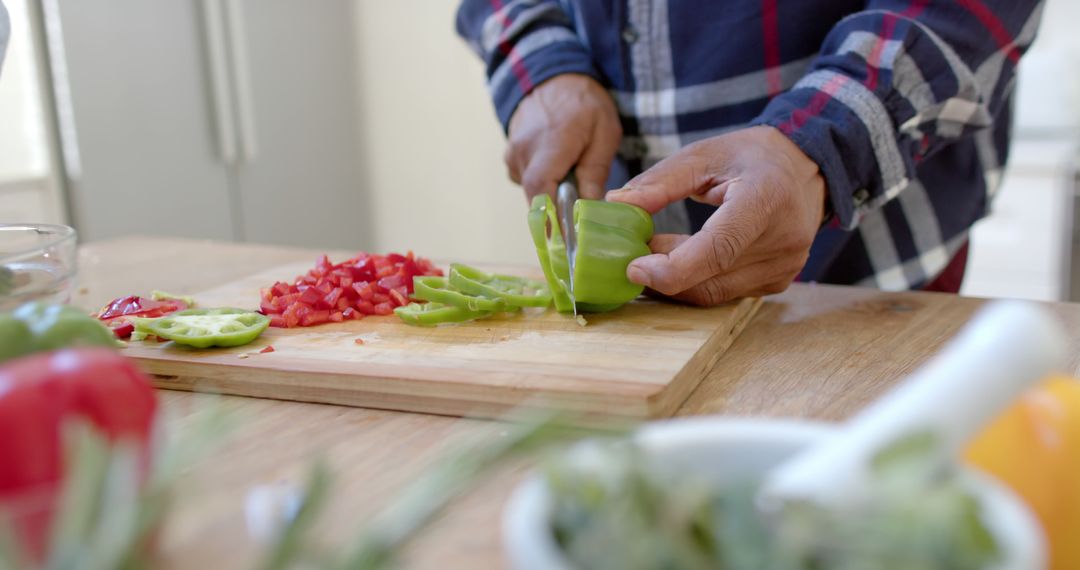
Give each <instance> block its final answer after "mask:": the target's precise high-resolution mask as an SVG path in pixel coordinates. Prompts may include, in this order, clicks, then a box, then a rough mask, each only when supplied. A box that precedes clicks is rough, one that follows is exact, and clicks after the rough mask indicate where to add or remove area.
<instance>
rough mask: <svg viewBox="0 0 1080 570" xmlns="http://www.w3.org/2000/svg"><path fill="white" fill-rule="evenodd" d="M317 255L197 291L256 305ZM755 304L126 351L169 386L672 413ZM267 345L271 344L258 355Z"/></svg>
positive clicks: (415, 407)
mask: <svg viewBox="0 0 1080 570" xmlns="http://www.w3.org/2000/svg"><path fill="white" fill-rule="evenodd" d="M310 265H311V264H310V263H300V264H292V265H286V266H281V267H277V268H274V269H272V270H269V271H265V272H262V273H259V274H256V275H251V276H249V277H247V278H244V279H241V280H238V281H235V282H232V283H228V284H226V285H223V286H221V287H218V288H215V289H212V290H210V291H206V292H204V293H201V294H197V295H195V298H196V301H197V302H198V303H199V305H200V306H204V307H211V306H233V307H241V308H252V309H254V308H255V307H257V305H258V300H259V289H260V288H261V287H266V286H267V285H269V284H271V283H273V282H274V281H278V280H282V281H291V280H292V279H293V278H295V277H296V276H297V275H300V274H303V273H304V272H306V271H307V270H308V269H309V268H310ZM485 269H487V270H490V271H498V272H502V273H512V274H518V275H527V274H532V276H534V277H536V276H537V275H536V274H537V272H538V271H539V270H538V269H536V268H521V267H498V266H487V267H485ZM759 305H760V299H744V300H742V301H740V302H737V303H732V304H729V305H725V306H722V307H716V308H709V309H704V308H699V307H688V306H682V305H676V304H671V303H665V302H660V301H655V300H649V299H641V300H638V301H634V302H633V303H630V304H629V305H626V306H624V307H622V308H620V309H618V310H616V311H613V312H611V313H607V314H602V315H588V317H587V318H588V324H587V325H586V326H584V327H582V326H580V325H579V324H578V323H577V322H576V321H575V320H574V319H573V318H572V317H567V316H565V315H560V314H558V313H557V312H555V311H554V310H553V309H552V310H547V311H539V312H537V311H533V312H526V313H522V314H517V315H510V316H506V317H500V318H494V319H488V320H483V321H476V322H473V323H464V324H458V325H444V326H439V327H434V328H424V327H412V326H408V325H405V324H404V323H402V322H401V321H399V320H398V319H397V317H393V316H391V317H366V318H364V319H362V320H359V321H350V322H346V323H332V324H326V325H319V326H316V327H310V328H298V329H275V328H271V329H269V330H267V331H266V333H264V334H263V336H261V337H260V338H259V339H258V340H256V341H255V342H254V343H252V344H249V345H247V346H244V347H238V348H231V349H207V350H196V349H189V348H187V347H182V346H176V345H174V344H172V343H164V344H158V343H131V344H130V345H129V346H128V347H127V348H126V349H125V354H126V355H128V356H132V357H134V358H136V359H137V360H139V361H140V364H141V365H142V366H143V368H144V370H146V371H147V372H149V373H151V374H153V375H154V376H155V378H156V380H155V381H156V384H157V385H158V386H159V387H161V388H169V389H179V390H199V391H210V392H218V393H224V394H233V395H240V396H254V397H260V398H275V399H283V400H296V401H303V402H321V403H330V404H341V405H347V406H359V407H372V408H384V409H394V410H404V411H413V412H426V413H437V414H447V415H469V416H480V417H493V416H497V415H500V414H502V413H504V412H505V411H507V410H508V409H510V408H513V407H515V406H520V405H526V406H533V407H543V408H559V409H566V410H571V411H575V412H580V413H581V414H582V415H581V418H582V419H583V421H591V419H593V418H605V419H606V418H610V417H622V418H647V417H666V416H669V415H671V414H672V413H673V412H674V411H675V409H676V408H677V407H678V406H679V404H681V403H682V402H683V400H685V399H686V397H687V396H688V395H689V394H690V392H691V391H692V390H693V389H694V388H695V387H696V386H697V385H698V383H699V382H700V381H701V379H702V378H703V377H704V376H705V374H706V373H707V372H708V371H709V370H710V369H712V368H713V367H714V366H716V365H717V363H718V362H719V361H720V360H721V356H722V355H723V353H724V351H725V350H727V348H728V347H729V346H730V345H731V343H732V341H733V340H734V339H735V338H736V337H737V336H738V334H739V333H740V332H741V331H742V329H743V328H744V327H745V326H746V324H747V323H748V322H749V321H750V319H751V318H752V317H753V315H754V313H755V312H756V311H757V309H758V307H759ZM357 339H361V340H362V341H363V342H362V344H359V343H357V342H356V341H357ZM267 345H272V346H273V347H274V352H268V353H265V354H263V353H259V352H258V351H259V350H260V349H262V348H264V347H265V346H267Z"/></svg>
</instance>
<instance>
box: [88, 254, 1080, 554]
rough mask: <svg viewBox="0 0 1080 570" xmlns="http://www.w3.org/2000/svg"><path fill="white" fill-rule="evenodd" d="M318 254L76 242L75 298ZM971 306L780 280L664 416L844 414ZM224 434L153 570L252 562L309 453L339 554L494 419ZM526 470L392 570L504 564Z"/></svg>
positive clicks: (181, 411)
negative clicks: (503, 526) (264, 527)
mask: <svg viewBox="0 0 1080 570" xmlns="http://www.w3.org/2000/svg"><path fill="white" fill-rule="evenodd" d="M316 253H317V252H311V251H303V250H292V249H284V248H272V247H265V246H254V245H237V244H221V243H210V242H198V241H190V240H170V239H146V238H129V239H123V240H117V241H110V242H102V243H97V244H91V245H89V246H85V247H84V248H83V250H82V255H81V257H80V261H81V263H82V265H81V269H80V275H81V282H82V284H83V286H84V290H82V291H81V292H80V295H79V297H78V299H77V301H78V302H80V303H81V304H83V305H84V306H86V307H89V308H93V307H97V306H99V305H101V304H103V303H105V302H106V301H108V300H109V299H111V298H113V297H116V296H119V295H123V294H130V293H135V292H142V293H147V292H149V291H150V290H151V289H155V288H156V289H172V290H174V291H173V292H175V293H193V292H196V291H201V290H204V289H207V288H208V287H211V286H213V285H214V284H215V283H223V282H228V281H231V280H234V279H239V278H242V277H243V276H245V275H249V274H251V273H254V272H257V271H260V270H262V269H265V268H268V267H274V266H276V265H280V264H283V263H289V262H310V261H311V260H312V259H314V258H313V257H312V256H313V255H314V254H316ZM982 303H983V301H982V300H979V299H968V298H962V297H957V296H953V295H945V294H936V293H885V292H880V291H875V290H870V289H856V288H850V287H835V286H822V285H799V284H797V285H794V286H792V288H791V289H789V290H788V291H787V292H786V293H784V294H782V295H777V296H774V297H769V298H766V300H765V302H764V304H763V306H762V308H761V310H760V311H759V313H758V315H757V316H756V317H755V319H754V322H753V324H752V326H749V327H747V329H746V330H745V331H744V332H743V334H742V335H740V336H739V338H737V339H736V340H735V341H734V343H733V344H732V346H731V348H730V350H729V351H728V352H727V354H726V355H725V356H724V358H723V360H722V362H721V363H720V364H718V365H717V366H716V367H715V368H713V369H712V371H711V372H710V373H709V374H708V375H706V378H705V380H704V381H702V382H701V384H700V385H699V386H698V387H697V388H696V389H695V390H694V391H693V392H692V393H691V394H690V396H689V398H688V399H687V400H686V401H685V402H684V403H683V405H682V406H681V408H680V409H679V410H678V412H677V414H678V415H702V414H718V415H738V416H772V417H802V418H812V419H820V420H827V421H834V420H840V419H843V418H846V417H847V416H849V415H851V414H852V413H853V412H855V411H857V410H859V409H860V408H861V407H862V406H864V405H865V404H866V403H867V402H869V401H870V400H872V399H874V398H876V397H878V396H879V395H881V394H882V393H883V392H884V391H886V390H888V389H889V388H890V387H891V386H893V385H894V383H895V382H896V381H897V380H899V379H901V378H903V377H904V375H906V374H908V373H909V372H910V371H911V370H912V369H913V368H915V367H916V366H918V365H919V364H921V363H922V362H923V361H924V360H926V359H927V358H928V357H929V356H930V355H931V354H933V353H934V352H935V351H936V350H938V349H939V348H940V346H941V344H942V343H943V342H944V341H945V340H947V339H948V338H950V337H951V336H952V335H953V334H955V332H956V330H957V329H958V328H959V327H960V326H962V325H963V323H964V322H966V321H967V320H968V319H969V318H970V317H971V315H972V313H973V312H974V311H976V310H977V309H978V308H979V307H980V306H981V304H982ZM1048 306H1049V307H1050V308H1051V309H1052V310H1053V311H1054V312H1055V313H1056V314H1057V315H1058V316H1059V317H1060V318H1061V319H1062V321H1063V322H1064V324H1065V326H1066V329H1067V330H1068V331H1069V341H1070V346H1071V349H1072V351H1071V360H1070V363H1069V367H1068V370H1067V372H1070V373H1073V374H1075V373H1077V371H1078V366H1080V306H1078V305H1074V304H1065V303H1061V304H1050V305H1048ZM160 394H161V396H162V400H163V403H164V406H165V409H166V411H167V412H168V413H170V414H171V415H172V416H173V417H174V420H173V421H172V422H171V423H172V425H171V428H172V429H175V430H180V431H183V430H184V429H185V428H186V427H188V426H190V425H191V423H192V422H194V421H196V420H195V418H196V416H197V415H198V412H199V409H200V407H201V406H200V404H199V402H200V396H199V395H197V394H192V393H187V392H175V391H162V392H160ZM221 403H222V404H223V407H224V408H225V409H226V410H227V411H228V412H230V413H232V414H234V415H235V416H236V417H237V418H238V419H239V427H238V428H237V429H235V430H234V432H232V433H231V434H230V436H229V437H228V438H227V439H226V440H225V441H223V442H222V444H221V447H220V449H218V450H217V451H216V452H215V453H213V454H212V455H211V456H210V457H209V458H208V459H207V460H205V461H204V462H202V463H201V464H200V465H198V466H194V467H193V468H192V469H190V471H189V472H188V473H187V475H186V476H185V478H184V481H183V483H184V486H183V488H182V492H183V497H184V500H183V501H179V502H178V504H177V508H176V512H175V513H174V516H173V517H172V518H171V519H170V523H169V525H168V526H167V528H166V529H165V533H164V534H163V536H162V550H163V558H164V560H163V563H162V567H165V568H230V569H231V568H252V567H253V566H252V563H253V562H254V561H255V560H257V553H258V552H259V550H258V544H257V543H256V541H254V540H253V539H252V538H251V537H250V536H249V532H248V526H247V523H246V520H245V503H246V501H247V499H248V497H249V493H250V491H251V490H252V489H253V488H255V487H257V486H260V485H282V484H298V483H300V482H302V481H303V476H304V474H305V473H306V470H307V468H308V466H309V465H310V463H311V462H312V461H314V460H315V459H317V458H324V459H325V460H326V461H327V462H328V463H329V465H330V466H331V468H332V470H333V472H334V474H335V481H334V489H335V492H334V496H333V500H332V501H331V503H330V505H329V508H328V510H327V512H326V513H325V516H324V517H323V521H322V523H321V524H320V526H319V528H318V530H317V532H318V534H319V536H321V537H323V538H325V540H326V541H327V542H329V543H335V544H340V543H341V541H343V540H345V539H346V538H347V537H349V536H352V534H353V532H354V531H355V530H356V529H358V528H360V527H361V526H363V525H364V524H365V523H366V522H367V521H369V520H370V519H371V517H372V516H373V515H374V514H375V513H377V512H379V511H380V510H381V509H383V508H385V507H386V505H388V504H389V503H390V502H392V501H393V499H394V498H395V493H396V492H397V491H399V490H400V489H402V488H403V486H405V485H407V484H408V483H409V482H410V481H413V480H414V479H415V478H416V477H418V476H420V475H421V474H423V473H424V472H425V470H427V468H428V467H429V466H430V465H432V464H433V462H436V461H438V460H439V458H440V457H441V456H442V455H443V454H444V453H446V451H447V450H448V449H453V448H455V447H456V446H457V445H458V444H459V443H460V442H462V441H475V440H481V441H482V440H484V438H497V437H500V436H501V434H503V433H504V432H505V430H506V426H505V425H503V424H500V423H498V422H489V421H482V420H474V419H458V418H450V417H443V416H433V415H423V414H414V413H401V412H389V411H380V410H371V409H363V408H350V407H342V406H333V405H321V404H307V403H296V402H285V401H274V400H262V399H254V398H240V397H224V398H222V402H221ZM527 464H528V462H524V463H522V464H516V465H512V466H507V467H506V468H505V469H503V470H501V471H500V472H498V473H496V474H494V476H492V477H489V478H487V479H486V480H485V481H483V482H481V483H480V484H478V485H477V487H476V489H475V491H473V492H471V493H469V494H468V495H467V496H465V497H463V498H462V499H461V500H460V501H458V502H457V503H456V504H455V505H454V507H453V508H452V509H451V510H450V512H449V513H447V515H446V516H445V517H443V518H442V519H440V520H439V521H438V522H437V523H436V524H435V525H434V527H433V528H432V529H431V530H430V531H429V532H427V533H426V534H424V535H423V536H421V537H420V538H419V539H418V540H417V541H416V542H415V543H414V544H413V545H412V546H411V547H410V549H409V550H408V552H407V553H406V554H407V555H406V559H405V560H404V563H403V567H405V568H420V569H445V568H501V567H504V558H503V556H502V551H501V544H500V541H499V514H500V510H501V508H502V506H503V503H504V501H505V499H506V497H507V495H508V494H509V492H510V490H511V489H512V488H513V486H514V485H515V484H516V482H517V480H518V479H519V477H520V474H521V472H522V470H523V469H524V468H525V467H527Z"/></svg>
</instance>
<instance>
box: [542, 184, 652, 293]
mask: <svg viewBox="0 0 1080 570" xmlns="http://www.w3.org/2000/svg"><path fill="white" fill-rule="evenodd" d="M574 228H575V231H576V233H577V257H576V259H575V260H574V297H573V298H571V297H570V294H569V289H570V287H569V275H570V268H569V263H568V261H567V254H566V244H565V243H564V241H563V237H562V231H561V229H560V227H559V220H558V216H557V215H556V211H555V204H554V203H553V202H552V201H551V198H550V197H549V196H547V195H542V196H537V197H536V198H534V199H533V203H532V208H531V209H530V211H529V230H530V233H531V234H532V237H533V243H534V245H535V246H536V253H537V257H539V259H540V266H541V267H542V268H543V270H544V275H545V277H547V281H548V285H549V286H550V287H551V293H552V296H553V298H554V299H555V307H556V308H557V309H558V310H559V311H560V312H564V313H566V312H570V311H572V310H574V303H576V305H577V310H578V311H582V312H593V313H598V312H605V311H610V310H613V309H616V308H618V307H621V306H622V305H624V304H626V303H628V302H630V301H632V300H634V299H635V298H637V296H638V295H640V294H641V292H642V291H643V290H644V287H642V286H641V285H637V284H635V283H631V282H630V280H629V279H627V278H626V267H627V266H628V265H630V262H631V261H633V260H634V259H637V258H638V257H642V256H645V255H649V254H650V253H652V252H651V251H650V250H649V245H648V242H649V240H650V239H652V235H653V222H652V217H651V216H649V213H648V212H646V211H645V210H642V209H641V208H638V207H637V206H632V205H629V204H622V203H617V202H606V201H603V200H578V201H577V202H575V203H574Z"/></svg>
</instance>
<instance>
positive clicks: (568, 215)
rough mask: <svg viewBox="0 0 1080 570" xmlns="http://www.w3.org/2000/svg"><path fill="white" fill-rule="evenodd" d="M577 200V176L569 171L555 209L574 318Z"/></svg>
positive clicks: (575, 309)
mask: <svg viewBox="0 0 1080 570" xmlns="http://www.w3.org/2000/svg"><path fill="white" fill-rule="evenodd" d="M577 199H578V187H577V176H576V175H575V174H574V170H573V169H571V170H570V172H569V173H567V175H566V178H564V179H563V181H562V182H561V183H560V184H559V188H558V193H557V196H556V209H557V210H558V213H559V227H560V228H562V234H563V241H565V242H566V261H567V265H568V266H569V267H570V282H569V283H568V284H567V289H568V292H569V294H570V302H571V303H573V305H574V316H575V317H576V316H577V300H576V299H575V297H574V264H575V262H576V259H575V258H576V257H577V230H576V228H574V202H577Z"/></svg>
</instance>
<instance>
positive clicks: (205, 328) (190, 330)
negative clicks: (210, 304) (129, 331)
mask: <svg viewBox="0 0 1080 570" xmlns="http://www.w3.org/2000/svg"><path fill="white" fill-rule="evenodd" d="M268 326H270V317H267V316H266V315H260V314H259V313H255V312H252V311H245V310H243V309H232V308H219V309H187V310H184V311H177V312H175V313H172V314H171V315H167V316H164V317H159V318H156V319H139V320H137V321H136V327H137V328H138V329H139V330H142V331H144V332H146V333H149V334H152V335H154V336H159V337H161V338H164V339H168V340H171V341H173V342H175V343H176V344H184V345H188V346H193V347H195V348H209V347H211V346H243V345H245V344H248V343H249V342H251V341H253V340H255V339H256V338H258V337H259V335H261V334H262V333H263V331H265V330H266V327H268Z"/></svg>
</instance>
